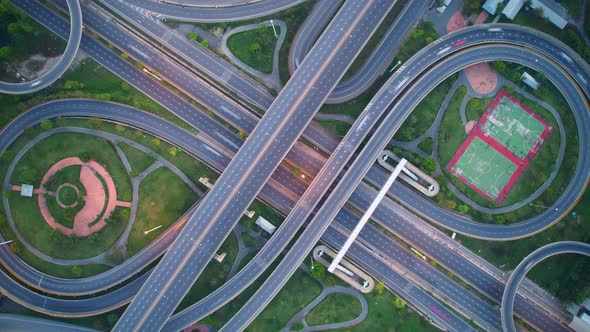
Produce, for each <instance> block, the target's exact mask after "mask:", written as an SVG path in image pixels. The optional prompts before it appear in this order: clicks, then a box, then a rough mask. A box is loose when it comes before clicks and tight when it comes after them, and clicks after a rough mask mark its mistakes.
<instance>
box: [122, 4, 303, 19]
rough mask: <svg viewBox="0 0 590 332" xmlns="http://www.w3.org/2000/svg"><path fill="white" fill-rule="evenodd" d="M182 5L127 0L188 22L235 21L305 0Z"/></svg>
mask: <svg viewBox="0 0 590 332" xmlns="http://www.w3.org/2000/svg"><path fill="white" fill-rule="evenodd" d="M181 1H182V2H184V3H183V4H182V5H178V4H174V3H173V2H174V1H170V2H168V1H155V0H147V1H146V0H127V2H128V3H129V4H132V5H134V6H136V7H138V8H143V9H145V10H147V11H150V12H151V13H152V14H153V16H155V17H158V18H169V19H174V20H179V21H186V22H202V23H214V22H235V21H243V20H249V19H254V18H258V17H263V16H267V15H271V14H274V13H277V12H280V11H283V10H285V9H288V8H291V7H293V6H295V5H298V4H300V3H302V2H304V1H305V0H261V1H255V2H251V3H248V4H243V5H239V6H219V8H216V7H201V6H190V4H189V3H188V1H186V0H181Z"/></svg>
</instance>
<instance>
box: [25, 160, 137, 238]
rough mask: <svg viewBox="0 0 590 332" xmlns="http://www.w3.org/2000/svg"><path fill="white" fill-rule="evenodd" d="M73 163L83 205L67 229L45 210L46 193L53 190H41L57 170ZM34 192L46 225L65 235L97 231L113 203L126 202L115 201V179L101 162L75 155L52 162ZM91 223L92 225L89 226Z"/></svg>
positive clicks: (102, 224) (104, 222)
mask: <svg viewBox="0 0 590 332" xmlns="http://www.w3.org/2000/svg"><path fill="white" fill-rule="evenodd" d="M75 165H80V166H81V168H80V182H81V183H82V185H83V186H84V191H85V192H86V196H84V197H83V198H82V199H83V200H84V201H85V204H84V206H83V207H82V209H81V210H80V211H78V213H77V214H76V216H75V217H74V227H73V228H68V227H65V226H64V225H62V224H60V223H59V222H58V221H57V220H55V218H54V217H53V216H52V215H51V213H50V212H49V209H48V207H47V201H46V195H52V194H54V193H49V192H45V190H43V186H44V184H45V183H46V182H47V181H48V180H49V179H50V178H51V176H53V175H54V174H55V173H56V172H57V171H59V170H60V169H62V168H65V167H69V166H75ZM103 184H104V185H103ZM35 193H36V194H37V195H38V196H37V200H38V204H39V209H40V210H41V215H43V218H44V219H45V221H46V222H47V224H49V226H51V228H53V229H58V230H59V231H61V232H62V233H63V234H64V235H66V236H69V235H70V234H75V235H76V236H80V237H82V236H88V235H90V234H92V233H94V232H98V231H100V230H101V229H102V228H103V227H104V226H106V220H107V219H108V218H109V217H110V216H111V214H112V213H113V211H114V210H115V208H116V207H117V206H126V207H128V206H129V202H119V201H117V189H116V188H115V182H114V181H113V178H112V177H111V176H110V174H109V173H108V172H107V170H106V169H105V168H104V167H103V166H102V165H100V164H99V163H97V162H96V161H93V160H91V161H89V162H87V163H84V162H82V161H81V160H80V159H79V158H77V157H71V158H65V159H62V160H60V161H58V162H57V163H55V164H53V166H51V167H50V168H49V170H48V171H47V172H46V173H45V175H44V176H43V179H42V180H41V188H40V189H39V190H36V191H35ZM95 221H96V222H95ZM92 223H94V224H93V225H91V224H92Z"/></svg>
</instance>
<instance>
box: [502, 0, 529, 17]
mask: <svg viewBox="0 0 590 332" xmlns="http://www.w3.org/2000/svg"><path fill="white" fill-rule="evenodd" d="M524 2H525V0H510V1H509V2H508V4H507V5H506V7H504V10H502V14H504V16H506V17H507V18H509V19H511V20H513V19H514V17H515V16H516V14H518V12H519V11H520V9H521V8H522V6H523V5H524Z"/></svg>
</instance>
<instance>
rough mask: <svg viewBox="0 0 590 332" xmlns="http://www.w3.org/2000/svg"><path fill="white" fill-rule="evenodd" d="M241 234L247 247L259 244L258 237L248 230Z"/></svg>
mask: <svg viewBox="0 0 590 332" xmlns="http://www.w3.org/2000/svg"><path fill="white" fill-rule="evenodd" d="M240 236H241V237H242V241H244V245H245V246H246V247H256V246H258V245H259V243H258V239H256V238H255V237H253V236H252V235H250V233H248V232H242V233H241V234H240Z"/></svg>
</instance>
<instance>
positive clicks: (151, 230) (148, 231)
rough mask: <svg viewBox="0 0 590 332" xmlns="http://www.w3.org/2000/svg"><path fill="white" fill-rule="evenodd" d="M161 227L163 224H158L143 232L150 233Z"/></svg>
mask: <svg viewBox="0 0 590 332" xmlns="http://www.w3.org/2000/svg"><path fill="white" fill-rule="evenodd" d="M160 227H162V225H158V226H156V227H154V228H152V229H150V230H147V231H144V232H143V235H147V234H149V233H150V232H153V231H155V230H156V229H158V228H160Z"/></svg>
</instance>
